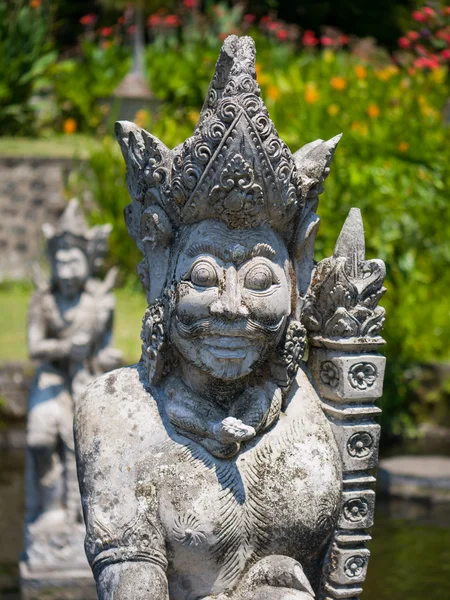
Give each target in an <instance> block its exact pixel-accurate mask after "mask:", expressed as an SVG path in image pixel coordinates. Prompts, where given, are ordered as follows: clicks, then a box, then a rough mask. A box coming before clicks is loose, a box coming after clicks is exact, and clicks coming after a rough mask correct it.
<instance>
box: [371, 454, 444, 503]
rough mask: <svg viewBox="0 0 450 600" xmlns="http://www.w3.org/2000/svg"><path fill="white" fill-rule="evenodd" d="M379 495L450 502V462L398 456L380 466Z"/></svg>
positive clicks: (440, 459)
mask: <svg viewBox="0 0 450 600" xmlns="http://www.w3.org/2000/svg"><path fill="white" fill-rule="evenodd" d="M379 491H380V492H381V493H384V494H387V495H389V496H397V497H400V498H411V499H418V500H430V501H431V502H450V458H449V457H447V456H394V457H392V458H386V459H384V460H382V461H381V462H380V470H379Z"/></svg>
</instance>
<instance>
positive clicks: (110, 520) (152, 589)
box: [74, 371, 168, 600]
mask: <svg viewBox="0 0 450 600" xmlns="http://www.w3.org/2000/svg"><path fill="white" fill-rule="evenodd" d="M118 373H119V374H120V371H119V372H115V373H114V374H108V375H105V376H103V377H101V378H99V379H98V380H96V381H95V382H94V383H93V384H92V385H90V386H88V388H86V390H85V391H84V392H83V394H82V395H81V396H80V398H79V400H78V402H77V405H76V409H75V420H74V435H75V449H76V456H77V470H78V482H79V486H80V492H81V499H82V505H83V514H84V521H85V524H86V540H85V550H86V555H87V558H88V561H89V564H90V565H91V568H92V571H93V574H94V578H95V580H96V583H97V593H98V598H99V599H100V600H109V599H111V600H112V599H114V600H131V599H133V600H141V599H142V600H148V599H149V598H154V599H155V600H168V591H167V578H166V574H165V572H166V568H167V558H166V549H165V539H164V535H163V533H162V527H161V524H160V522H159V513H158V506H159V503H158V498H157V496H155V497H150V496H149V495H148V493H147V492H146V491H145V490H144V491H142V493H141V492H140V491H139V490H138V489H137V480H138V476H137V472H136V454H135V448H133V447H132V445H131V444H130V441H129V440H128V433H127V427H125V428H124V419H123V410H125V411H126V412H127V410H128V409H125V408H123V406H121V403H122V402H123V395H124V393H125V392H124V390H123V388H122V387H121V385H122V384H119V383H117V381H116V379H115V378H116V377H119V376H120V375H118ZM111 381H114V382H115V383H111ZM114 385H115V386H117V390H116V391H111V387H112V386H114ZM138 412H139V410H138V409H136V413H138ZM127 414H128V413H127ZM134 417H135V418H136V422H138V423H140V422H147V420H148V414H145V415H144V414H135V415H134Z"/></svg>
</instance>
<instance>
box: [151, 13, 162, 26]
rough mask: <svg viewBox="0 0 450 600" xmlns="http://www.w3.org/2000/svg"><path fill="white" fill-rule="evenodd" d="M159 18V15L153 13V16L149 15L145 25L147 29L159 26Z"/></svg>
mask: <svg viewBox="0 0 450 600" xmlns="http://www.w3.org/2000/svg"><path fill="white" fill-rule="evenodd" d="M161 21H162V19H161V17H160V16H159V15H157V14H156V13H154V14H153V15H150V16H149V18H148V19H147V25H148V26H149V27H157V26H158V25H161Z"/></svg>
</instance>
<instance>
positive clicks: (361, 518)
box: [305, 209, 386, 600]
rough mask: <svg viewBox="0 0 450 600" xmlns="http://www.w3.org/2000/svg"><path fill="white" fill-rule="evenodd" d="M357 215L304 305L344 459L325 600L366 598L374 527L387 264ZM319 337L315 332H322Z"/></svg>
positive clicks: (313, 358) (325, 403) (312, 354)
mask: <svg viewBox="0 0 450 600" xmlns="http://www.w3.org/2000/svg"><path fill="white" fill-rule="evenodd" d="M364 254H365V252H364V231H363V225H362V220H361V215H360V212H359V210H357V209H352V210H351V211H350V214H349V216H348V218H347V221H346V223H345V225H344V227H343V230H342V232H341V235H340V237H339V240H338V242H337V244H336V248H335V251H334V254H333V257H332V258H330V259H325V260H324V261H322V262H321V263H319V264H318V265H317V267H316V269H315V271H314V273H313V277H312V284H311V291H310V294H309V295H308V297H307V299H306V303H305V322H306V324H307V327H308V328H309V331H310V337H309V342H310V350H309V359H308V363H309V366H310V369H311V373H312V376H313V379H314V382H315V385H316V389H317V391H318V392H319V394H320V397H321V401H322V407H323V410H324V412H325V414H326V416H327V417H328V419H329V421H330V423H331V427H332V430H333V433H334V436H335V438H336V441H337V444H338V448H339V451H340V454H341V458H342V486H343V490H342V503H341V510H340V517H339V521H338V526H337V529H336V531H335V533H334V536H333V539H332V542H331V544H330V547H329V550H328V556H327V560H326V561H325V564H324V570H323V581H322V589H321V593H322V598H326V600H331V599H333V600H334V599H336V600H337V599H339V598H352V599H354V598H356V597H357V596H359V594H360V593H361V592H362V584H363V582H364V580H365V578H366V573H367V565H368V561H369V556H370V552H369V550H368V549H367V548H366V543H367V542H368V541H369V540H370V539H371V538H370V535H369V534H368V533H367V531H366V530H367V529H368V528H369V527H371V526H372V524H373V513H374V507H375V492H374V490H373V489H372V488H373V484H374V482H375V477H374V476H373V474H372V469H374V468H375V467H376V466H377V463H378V445H379V438H380V426H379V425H378V424H377V422H376V417H377V415H378V414H379V413H380V412H381V410H380V409H379V408H378V407H377V406H376V405H375V401H376V399H377V398H379V397H380V396H381V395H382V393H383V377H384V369H385V362H386V361H385V358H384V357H383V356H381V355H379V354H377V352H376V350H377V349H379V348H380V347H381V346H383V344H384V340H383V339H382V338H381V337H380V336H379V331H380V329H381V327H382V324H383V321H384V309H382V308H379V307H377V302H378V300H379V298H380V297H381V295H382V294H383V293H384V288H383V287H382V283H383V278H384V274H385V271H384V265H383V263H382V261H379V260H372V261H366V260H365V256H364ZM317 319H320V334H319V333H316V331H315V329H317V326H318V325H319V321H318V320H317Z"/></svg>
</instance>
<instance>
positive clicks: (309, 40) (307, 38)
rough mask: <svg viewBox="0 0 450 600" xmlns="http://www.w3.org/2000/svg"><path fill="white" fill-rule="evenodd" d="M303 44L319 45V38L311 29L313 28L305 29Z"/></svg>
mask: <svg viewBox="0 0 450 600" xmlns="http://www.w3.org/2000/svg"><path fill="white" fill-rule="evenodd" d="M302 41H303V45H304V46H309V47H312V46H317V44H318V43H319V40H318V39H317V38H316V36H315V33H314V31H311V29H307V30H306V31H305V33H304V34H303V40H302Z"/></svg>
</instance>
